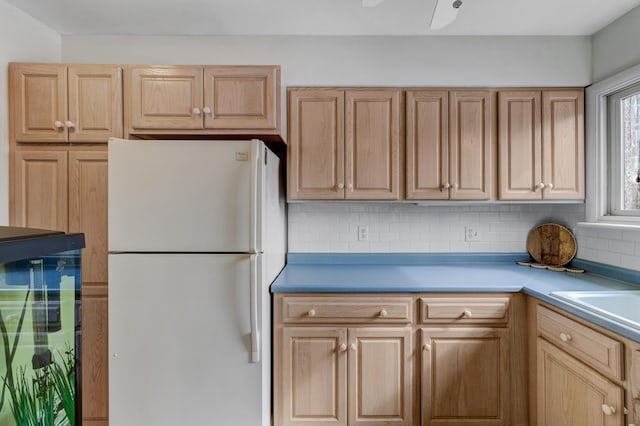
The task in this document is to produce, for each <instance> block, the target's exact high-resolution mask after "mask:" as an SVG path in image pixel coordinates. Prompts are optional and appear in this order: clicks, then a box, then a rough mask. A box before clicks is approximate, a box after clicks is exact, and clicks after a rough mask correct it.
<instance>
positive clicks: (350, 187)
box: [347, 183, 353, 192]
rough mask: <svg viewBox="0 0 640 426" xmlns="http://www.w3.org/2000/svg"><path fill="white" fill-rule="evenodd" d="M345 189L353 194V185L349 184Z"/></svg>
mask: <svg viewBox="0 0 640 426" xmlns="http://www.w3.org/2000/svg"><path fill="white" fill-rule="evenodd" d="M347 188H349V191H351V192H353V184H352V183H350V184H349V185H347Z"/></svg>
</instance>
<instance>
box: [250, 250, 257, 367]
mask: <svg viewBox="0 0 640 426" xmlns="http://www.w3.org/2000/svg"><path fill="white" fill-rule="evenodd" d="M250 263H251V284H250V285H251V288H250V302H249V303H250V306H249V312H250V313H249V315H250V317H251V319H250V321H251V362H252V363H258V362H260V329H259V327H258V321H259V318H260V312H259V308H258V306H259V289H260V276H259V270H260V268H258V256H257V255H255V254H254V255H251V261H250Z"/></svg>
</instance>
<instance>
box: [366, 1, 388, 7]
mask: <svg viewBox="0 0 640 426" xmlns="http://www.w3.org/2000/svg"><path fill="white" fill-rule="evenodd" d="M383 1H384V0H362V6H364V7H376V6H377V5H379V4H380V3H382V2H383Z"/></svg>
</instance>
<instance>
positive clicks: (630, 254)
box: [576, 226, 640, 271]
mask: <svg viewBox="0 0 640 426" xmlns="http://www.w3.org/2000/svg"><path fill="white" fill-rule="evenodd" d="M576 238H577V240H578V257H580V258H581V259H585V260H591V261H594V262H600V263H606V264H608V265H613V266H619V267H621V268H627V269H635V270H638V271H640V230H634V229H625V230H621V229H606V228H592V227H587V226H578V228H577V230H576Z"/></svg>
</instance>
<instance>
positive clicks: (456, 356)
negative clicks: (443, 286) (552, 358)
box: [420, 294, 526, 426]
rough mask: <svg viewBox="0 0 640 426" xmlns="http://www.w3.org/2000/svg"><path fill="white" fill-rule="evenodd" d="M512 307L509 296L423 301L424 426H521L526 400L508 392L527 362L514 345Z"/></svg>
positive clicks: (476, 296) (480, 296) (479, 295)
mask: <svg viewBox="0 0 640 426" xmlns="http://www.w3.org/2000/svg"><path fill="white" fill-rule="evenodd" d="M510 303H511V297H510V296H508V295H499V296H488V295H484V294H478V295H433V296H425V297H421V298H420V322H421V323H423V325H422V326H421V329H420V335H421V342H420V343H421V349H422V351H421V360H422V361H421V413H422V423H421V424H422V425H423V426H444V425H452V424H456V425H472V426H485V425H491V426H498V425H500V426H512V425H516V424H523V423H522V419H523V416H526V410H525V412H524V413H522V412H518V411H519V408H518V407H519V402H521V401H520V400H523V399H524V397H523V396H522V395H521V394H520V395H514V394H512V393H511V391H510V390H511V389H513V387H512V382H513V383H514V384H515V383H518V380H519V379H518V377H519V374H518V372H516V371H515V370H514V369H513V366H516V365H519V364H520V365H521V363H520V359H519V358H518V357H519V356H522V357H524V353H523V352H522V351H521V350H518V349H517V348H515V345H514V344H515V343H516V342H515V341H514V342H513V343H512V338H511V336H512V334H513V333H514V327H515V324H514V321H512V320H511V318H510V315H511V309H510ZM525 404H526V403H525ZM511 407H514V408H513V410H512V409H511ZM511 411H513V413H511Z"/></svg>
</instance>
